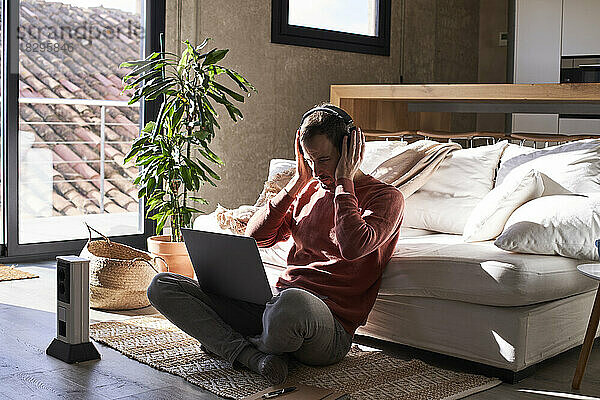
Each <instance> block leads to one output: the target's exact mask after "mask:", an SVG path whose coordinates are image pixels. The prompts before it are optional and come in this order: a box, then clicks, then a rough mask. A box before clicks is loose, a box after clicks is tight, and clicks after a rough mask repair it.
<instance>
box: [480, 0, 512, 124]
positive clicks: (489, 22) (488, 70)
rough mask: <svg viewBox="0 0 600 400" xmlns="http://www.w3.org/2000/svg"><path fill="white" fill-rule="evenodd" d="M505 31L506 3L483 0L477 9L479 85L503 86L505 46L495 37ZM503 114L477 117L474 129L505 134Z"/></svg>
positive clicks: (501, 0) (504, 0) (503, 1)
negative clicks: (499, 84)
mask: <svg viewBox="0 0 600 400" xmlns="http://www.w3.org/2000/svg"><path fill="white" fill-rule="evenodd" d="M500 32H508V0H484V1H481V4H480V8H479V68H478V73H477V75H478V81H479V82H481V83H506V82H507V80H506V70H507V56H508V46H500V45H499V43H498V39H499V38H498V34H499V33H500ZM504 122H505V116H504V114H479V115H478V117H477V129H478V130H480V131H500V132H502V131H504Z"/></svg>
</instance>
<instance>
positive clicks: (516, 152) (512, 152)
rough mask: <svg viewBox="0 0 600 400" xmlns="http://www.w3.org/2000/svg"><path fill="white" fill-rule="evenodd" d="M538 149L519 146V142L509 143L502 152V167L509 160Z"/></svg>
mask: <svg viewBox="0 0 600 400" xmlns="http://www.w3.org/2000/svg"><path fill="white" fill-rule="evenodd" d="M536 150H537V149H535V148H533V147H529V146H519V145H518V144H514V143H509V144H508V145H507V146H506V147H505V148H504V151H503V152H502V156H500V168H502V166H503V165H504V163H506V162H507V161H508V160H510V159H512V158H514V157H518V156H522V155H523V154H529V153H533V152H534V151H536Z"/></svg>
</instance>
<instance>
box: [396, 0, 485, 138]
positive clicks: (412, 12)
mask: <svg viewBox="0 0 600 400" xmlns="http://www.w3.org/2000/svg"><path fill="white" fill-rule="evenodd" d="M485 1H487V0H484V1H483V2H485ZM479 3H480V2H479V0H406V2H405V12H404V29H403V31H404V40H403V44H404V46H403V48H404V52H403V76H404V83H474V82H477V68H478V61H479V60H478V55H477V54H478V46H479V34H478V32H479ZM475 122H476V117H475V115H474V114H457V113H455V114H452V123H451V126H452V128H451V129H452V131H455V132H463V131H470V130H473V129H475Z"/></svg>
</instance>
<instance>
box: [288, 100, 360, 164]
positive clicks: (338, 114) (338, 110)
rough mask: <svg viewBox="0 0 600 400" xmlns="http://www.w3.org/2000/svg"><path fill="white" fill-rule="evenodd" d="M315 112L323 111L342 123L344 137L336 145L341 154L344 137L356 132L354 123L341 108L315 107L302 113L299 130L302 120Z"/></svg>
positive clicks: (332, 106) (331, 106)
mask: <svg viewBox="0 0 600 400" xmlns="http://www.w3.org/2000/svg"><path fill="white" fill-rule="evenodd" d="M317 111H324V112H326V113H329V114H333V115H335V116H336V117H338V118H340V119H341V120H342V121H343V122H344V125H345V128H346V130H345V133H344V136H342V137H341V138H340V142H339V143H338V150H339V152H340V154H341V153H342V143H343V141H344V137H345V136H350V134H351V133H352V132H354V131H355V130H356V126H355V125H354V121H353V120H352V117H351V116H350V115H349V114H348V113H347V112H346V111H344V110H342V109H341V108H339V107H336V106H334V105H324V106H317V107H313V108H311V109H310V110H308V111H307V112H305V113H304V115H303V116H302V119H301V120H300V128H301V127H302V124H303V123H304V120H305V119H306V117H308V116H309V115H310V114H312V113H314V112H317ZM300 128H298V129H300ZM348 147H350V141H349V140H348Z"/></svg>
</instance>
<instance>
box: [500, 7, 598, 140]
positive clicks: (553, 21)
mask: <svg viewBox="0 0 600 400" xmlns="http://www.w3.org/2000/svg"><path fill="white" fill-rule="evenodd" d="M597 1H598V2H599V3H600V0H597ZM562 3H563V0H517V1H516V7H515V53H514V70H513V71H514V83H558V82H559V81H560V52H561V45H560V43H561V19H562V11H563V10H562V9H563V4H562ZM512 131H513V132H515V133H517V132H525V133H551V134H555V133H557V132H558V114H513V124H512Z"/></svg>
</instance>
